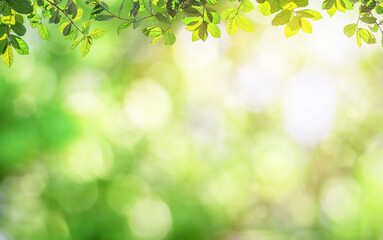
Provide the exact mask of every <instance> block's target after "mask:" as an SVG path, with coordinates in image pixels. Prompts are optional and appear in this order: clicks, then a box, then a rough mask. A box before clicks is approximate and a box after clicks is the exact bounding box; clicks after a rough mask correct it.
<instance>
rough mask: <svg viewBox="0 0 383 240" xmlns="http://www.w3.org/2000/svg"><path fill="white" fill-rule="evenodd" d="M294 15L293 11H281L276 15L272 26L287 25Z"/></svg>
mask: <svg viewBox="0 0 383 240" xmlns="http://www.w3.org/2000/svg"><path fill="white" fill-rule="evenodd" d="M292 15H293V14H292V11H290V10H281V12H279V13H278V14H277V15H275V17H274V19H273V21H272V22H271V24H272V25H274V26H280V25H285V24H287V23H288V22H289V21H290V19H291V17H292Z"/></svg>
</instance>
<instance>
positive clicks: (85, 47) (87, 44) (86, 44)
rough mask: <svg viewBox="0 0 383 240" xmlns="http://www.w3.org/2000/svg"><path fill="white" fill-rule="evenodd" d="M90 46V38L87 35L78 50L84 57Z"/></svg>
mask: <svg viewBox="0 0 383 240" xmlns="http://www.w3.org/2000/svg"><path fill="white" fill-rule="evenodd" d="M91 46H92V39H91V38H89V37H87V38H86V39H85V41H84V42H83V43H82V45H81V50H80V52H81V56H83V57H85V56H86V55H87V54H88V53H89V51H90V47H91Z"/></svg>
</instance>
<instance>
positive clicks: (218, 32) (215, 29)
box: [207, 23, 221, 38]
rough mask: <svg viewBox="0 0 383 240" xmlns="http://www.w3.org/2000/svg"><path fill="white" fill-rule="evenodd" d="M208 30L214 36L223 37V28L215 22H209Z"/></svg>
mask: <svg viewBox="0 0 383 240" xmlns="http://www.w3.org/2000/svg"><path fill="white" fill-rule="evenodd" d="M207 31H208V32H209V33H210V35H211V36H212V37H213V38H219V37H221V29H219V27H218V26H217V25H215V24H214V23H209V24H208V25H207Z"/></svg>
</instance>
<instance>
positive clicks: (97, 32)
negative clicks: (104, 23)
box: [89, 28, 109, 39]
mask: <svg viewBox="0 0 383 240" xmlns="http://www.w3.org/2000/svg"><path fill="white" fill-rule="evenodd" d="M108 31H109V30H108V29H106V28H99V29H96V30H94V31H93V32H91V33H89V37H92V39H100V38H101V37H102V36H104V35H105V34H106V33H107V32H108Z"/></svg>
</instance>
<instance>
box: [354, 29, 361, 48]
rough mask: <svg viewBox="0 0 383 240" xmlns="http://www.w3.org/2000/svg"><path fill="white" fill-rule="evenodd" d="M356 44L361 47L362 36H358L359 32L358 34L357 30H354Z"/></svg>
mask: <svg viewBox="0 0 383 240" xmlns="http://www.w3.org/2000/svg"><path fill="white" fill-rule="evenodd" d="M355 36H356V44H357V45H358V47H361V46H362V38H361V37H360V34H359V31H356V34H355Z"/></svg>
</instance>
